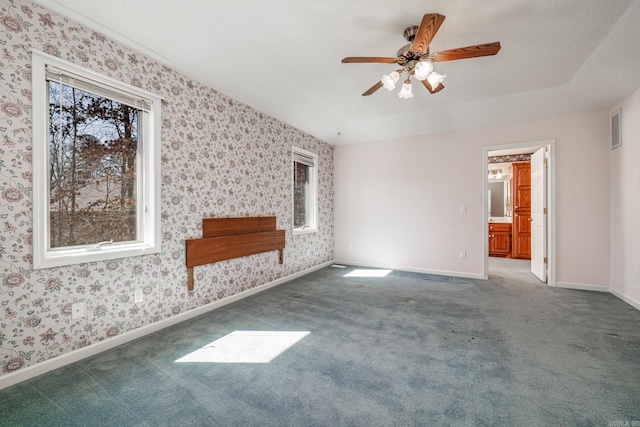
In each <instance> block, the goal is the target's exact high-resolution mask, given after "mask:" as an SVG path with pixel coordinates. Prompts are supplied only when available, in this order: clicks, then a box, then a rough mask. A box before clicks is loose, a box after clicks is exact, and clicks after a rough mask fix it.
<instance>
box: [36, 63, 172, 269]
mask: <svg viewBox="0 0 640 427" xmlns="http://www.w3.org/2000/svg"><path fill="white" fill-rule="evenodd" d="M32 60H33V145H34V184H33V187H34V188H33V191H34V218H33V221H34V226H33V227H34V242H33V246H34V253H33V261H34V268H47V267H55V266H61V265H70V264H78V263H81V262H89V261H99V260H105V259H112V258H121V257H125V256H134V255H142V254H148V253H157V252H159V251H160V221H159V213H160V208H159V201H160V191H159V190H160V187H159V175H160V157H159V154H160V103H161V101H160V99H159V98H157V97H155V96H154V95H152V94H150V93H147V92H146V91H143V90H140V89H138V88H135V87H132V86H129V85H125V84H123V83H120V82H118V81H115V80H112V79H109V78H106V77H104V76H101V75H99V74H96V73H94V72H91V71H89V70H85V69H83V68H80V67H78V66H75V65H73V64H71V63H68V62H66V61H63V60H60V59H58V58H56V57H53V56H49V55H46V54H44V53H40V52H37V51H33V52H32Z"/></svg>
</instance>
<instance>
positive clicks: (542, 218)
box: [529, 147, 547, 282]
mask: <svg viewBox="0 0 640 427" xmlns="http://www.w3.org/2000/svg"><path fill="white" fill-rule="evenodd" d="M546 151H547V150H546V147H542V148H540V149H539V150H538V151H536V152H535V153H533V155H532V156H531V218H530V219H529V221H531V272H532V273H533V274H535V275H536V276H537V277H538V279H540V280H542V281H543V282H546V281H547V264H546V262H545V258H546V256H547V168H546V163H545V160H546Z"/></svg>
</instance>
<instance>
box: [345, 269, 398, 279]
mask: <svg viewBox="0 0 640 427" xmlns="http://www.w3.org/2000/svg"><path fill="white" fill-rule="evenodd" d="M392 271H393V270H353V271H352V272H350V273H347V274H345V275H344V277H386V276H387V274H389V273H391V272H392Z"/></svg>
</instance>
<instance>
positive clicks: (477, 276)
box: [334, 259, 485, 280]
mask: <svg viewBox="0 0 640 427" xmlns="http://www.w3.org/2000/svg"><path fill="white" fill-rule="evenodd" d="M334 262H335V263H336V264H344V265H347V266H356V267H367V268H380V269H386V270H397V271H407V272H409V273H421V274H434V275H437V276H447V277H461V278H465V279H480V280H483V279H485V278H484V277H483V276H482V275H481V274H476V273H464V272H461V271H446V270H430V269H427V268H418V267H398V266H393V265H387V264H376V263H367V262H359V261H348V260H339V259H337V260H334Z"/></svg>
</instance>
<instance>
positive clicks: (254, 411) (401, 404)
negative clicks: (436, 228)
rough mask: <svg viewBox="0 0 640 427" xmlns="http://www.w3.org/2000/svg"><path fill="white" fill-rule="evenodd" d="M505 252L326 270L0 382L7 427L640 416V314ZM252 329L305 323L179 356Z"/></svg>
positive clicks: (583, 420)
mask: <svg viewBox="0 0 640 427" xmlns="http://www.w3.org/2000/svg"><path fill="white" fill-rule="evenodd" d="M494 264H495V263H494V262H493V261H492V268H491V270H490V273H491V279H490V280H488V281H482V280H470V279H454V278H449V277H442V276H430V275H422V274H414V273H404V272H392V273H391V274H389V275H388V276H387V277H378V278H371V277H367V278H363V277H344V275H345V274H347V273H349V272H351V271H353V270H354V269H355V268H352V267H348V268H345V269H338V268H331V267H328V268H325V269H322V270H319V271H317V272H315V273H312V274H309V275H307V276H304V277H302V278H299V279H297V280H294V281H291V282H288V283H286V284H283V285H280V286H278V287H276V288H273V289H271V290H268V291H265V292H262V293H260V294H257V295H255V296H252V297H250V298H247V299H244V300H242V301H239V302H236V303H233V304H230V305H228V306H225V307H223V308H220V309H218V310H215V311H213V312H210V313H208V314H206V315H203V316H200V317H198V318H195V319H193V320H190V321H187V322H184V323H182V324H180V325H176V326H174V327H171V328H168V329H165V330H163V331H161V332H158V333H156V334H154V335H151V336H148V337H145V338H143V339H139V340H137V341H134V342H132V343H129V344H126V345H123V346H121V347H118V348H116V349H113V350H110V351H108V352H105V353H102V354H100V355H97V356H94V357H92V358H90V359H86V360H84V361H81V362H78V363H76V364H74V365H72V366H69V367H65V368H62V369H59V370H57V371H54V372H51V373H49V374H46V375H43V376H40V377H38V378H35V379H33V380H30V381H26V382H24V383H21V384H18V385H16V386H13V387H11V388H8V389H5V390H2V391H0V409H1V412H2V415H1V416H0V425H2V426H21V425H25V426H48V425H55V426H63V425H64V426H72V425H91V426H100V425H104V426H127V425H142V426H191V425H194V426H200V425H202V426H438V425H447V426H448V425H517V426H528V425H531V426H558V425H570V426H574V425H575V426H588V425H598V426H612V425H629V426H631V425H640V369H639V366H640V312H638V311H637V310H635V309H634V308H632V307H631V306H629V305H627V304H625V303H624V302H622V301H620V300H619V299H617V298H615V297H613V296H612V295H609V294H603V293H594V292H585V291H575V290H565V289H551V288H548V287H547V286H546V285H544V284H541V283H538V282H537V281H536V280H534V279H533V278H532V277H531V276H530V275H527V273H526V272H522V271H520V270H514V271H515V272H514V271H509V269H505V268H503V267H500V266H497V267H496V265H494ZM514 275H515V276H514ZM520 276H521V277H520ZM514 277H520V279H517V278H516V279H514ZM246 330H254V331H255V330H261V331H309V332H310V334H309V335H307V336H306V337H305V338H303V339H302V340H301V341H299V342H298V343H297V344H295V345H293V346H292V347H291V348H289V349H288V350H287V351H285V352H284V353H282V354H281V355H280V356H278V357H276V358H275V359H274V360H273V361H271V362H270V363H264V364H239V363H234V364H218V363H176V362H175V361H176V360H177V359H179V358H180V357H183V356H185V355H186V354H188V353H190V352H192V351H194V350H196V349H198V348H200V347H202V346H204V345H206V344H208V343H211V342H212V341H213V340H215V339H218V338H220V337H222V336H225V335H227V334H229V333H231V332H233V331H246ZM636 423H637V424H636Z"/></svg>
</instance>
